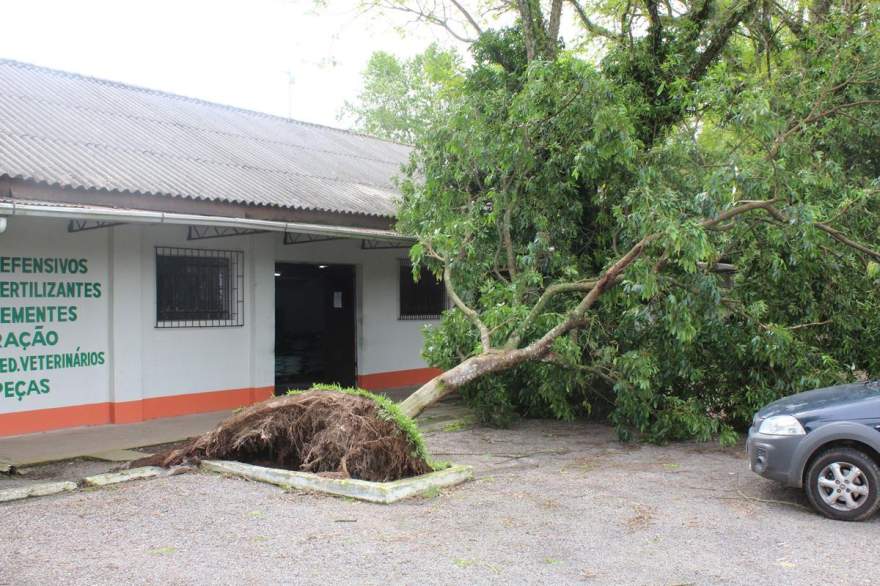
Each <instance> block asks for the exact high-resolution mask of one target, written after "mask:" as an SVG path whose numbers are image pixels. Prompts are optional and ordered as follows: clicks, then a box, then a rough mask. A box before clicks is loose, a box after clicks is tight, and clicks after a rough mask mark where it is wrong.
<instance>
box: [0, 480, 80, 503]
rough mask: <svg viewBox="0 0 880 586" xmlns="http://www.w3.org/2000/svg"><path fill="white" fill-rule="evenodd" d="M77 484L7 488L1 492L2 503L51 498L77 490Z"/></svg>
mask: <svg viewBox="0 0 880 586" xmlns="http://www.w3.org/2000/svg"><path fill="white" fill-rule="evenodd" d="M76 489H77V485H76V482H70V481H64V482H46V483H44V484H31V485H30V486H19V487H17V488H7V489H6V490H0V503H5V502H9V501H17V500H20V499H26V498H29V497H32V496H49V495H50V494H58V493H59V492H69V491H71V490H76Z"/></svg>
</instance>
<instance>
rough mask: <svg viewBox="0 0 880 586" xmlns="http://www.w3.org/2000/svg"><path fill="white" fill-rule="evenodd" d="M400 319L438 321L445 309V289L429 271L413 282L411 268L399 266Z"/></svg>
mask: <svg viewBox="0 0 880 586" xmlns="http://www.w3.org/2000/svg"><path fill="white" fill-rule="evenodd" d="M399 280H400V317H399V319H402V320H418V319H438V318H439V317H440V314H442V313H443V310H444V309H446V287H445V286H444V285H443V281H438V280H437V279H436V278H435V277H434V275H433V274H431V273H430V272H429V271H422V274H421V278H420V279H419V281H418V282H416V281H415V280H413V276H412V266H411V265H410V264H409V263H401V264H400V279H399Z"/></svg>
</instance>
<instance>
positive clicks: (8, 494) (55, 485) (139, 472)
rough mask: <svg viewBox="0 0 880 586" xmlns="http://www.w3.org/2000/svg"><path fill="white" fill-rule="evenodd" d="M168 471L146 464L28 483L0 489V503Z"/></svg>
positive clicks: (156, 475) (154, 475) (160, 474)
mask: <svg viewBox="0 0 880 586" xmlns="http://www.w3.org/2000/svg"><path fill="white" fill-rule="evenodd" d="M167 473H168V471H167V470H164V469H163V468H156V467H154V466H146V467H144V468H132V469H131V470H121V471H119V472H107V473H106V474H96V475H94V476H87V477H85V478H83V479H82V480H79V481H78V482H74V481H72V480H65V481H61V482H44V483H41V484H29V485H26V486H19V487H16V488H7V489H5V490H0V503H6V502H10V501H18V500H21V499H26V498H31V497H37V496H49V495H53V494H59V493H62V492H72V491H74V490H77V489H79V488H81V487H83V488H90V487H94V488H100V487H102V486H109V485H111V484H119V483H121V482H129V481H131V480H142V479H145V478H158V477H159V476H163V475H165V474H167Z"/></svg>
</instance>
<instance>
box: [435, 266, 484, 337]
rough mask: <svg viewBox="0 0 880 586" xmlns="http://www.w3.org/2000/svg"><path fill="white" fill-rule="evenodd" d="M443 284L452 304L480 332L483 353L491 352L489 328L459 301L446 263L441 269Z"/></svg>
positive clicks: (459, 298)
mask: <svg viewBox="0 0 880 586" xmlns="http://www.w3.org/2000/svg"><path fill="white" fill-rule="evenodd" d="M443 283H444V284H445V285H446V294H447V295H449V298H450V299H452V303H453V304H455V306H456V307H457V308H458V309H459V310H460V311H461V312H462V313H463V314H464V315H465V316H466V317H467V318H468V319H469V320H470V321H471V323H473V324H474V325H475V326H476V327H477V329H478V330H479V331H480V345H482V347H483V352H489V351H491V350H492V340H491V335H490V333H489V328H487V327H486V324H484V323H483V321H482V320H481V319H480V316H479V314H478V313H477V312H476V311H474V310H473V309H471V308H470V307H468V306H467V305H466V304H465V302H464V301H462V300H461V297H459V296H458V293H457V292H456V291H455V286H454V285H453V283H452V268H451V267H450V266H449V263H447V264H446V265H445V266H444V267H443Z"/></svg>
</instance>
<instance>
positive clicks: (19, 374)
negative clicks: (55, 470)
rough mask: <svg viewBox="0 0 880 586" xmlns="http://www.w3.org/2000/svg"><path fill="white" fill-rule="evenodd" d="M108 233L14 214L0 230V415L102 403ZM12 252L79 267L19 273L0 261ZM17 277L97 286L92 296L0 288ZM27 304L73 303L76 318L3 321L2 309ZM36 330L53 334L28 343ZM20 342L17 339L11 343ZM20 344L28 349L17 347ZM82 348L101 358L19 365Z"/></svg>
mask: <svg viewBox="0 0 880 586" xmlns="http://www.w3.org/2000/svg"><path fill="white" fill-rule="evenodd" d="M109 236H110V235H109V233H108V232H107V231H105V230H95V231H89V232H83V233H81V234H68V233H67V230H66V223H65V222H60V221H38V220H23V219H19V218H14V219H10V221H9V225H8V228H7V230H6V232H5V233H4V234H0V281H2V282H4V283H5V284H6V287H7V289H6V290H5V294H4V290H3V289H0V415H2V414H8V413H18V412H22V411H30V410H36V409H51V408H56V407H63V406H68V405H75V404H87V403H103V402H106V401H108V381H109V377H110V372H111V370H110V339H109V334H110V328H109V327H108V322H109V319H110V302H109V299H110V298H109V295H108V291H109V290H110V281H109V255H108V249H109V247H108V242H109ZM12 258H29V259H34V258H39V259H43V258H52V259H56V258H57V259H62V261H63V262H69V261H70V260H71V259H73V260H80V259H84V260H85V261H86V268H87V270H86V272H85V273H77V274H69V273H64V272H59V271H58V270H57V269H58V268H59V267H56V269H53V270H52V271H51V272H50V271H49V270H48V269H45V270H43V271H42V272H24V271H23V270H22V269H20V268H19V269H17V270H16V269H13V268H12V267H11V266H9V265H8V264H7V265H6V267H5V268H4V262H6V263H10V262H11V260H10V259H12ZM62 261H59V262H62ZM54 262H55V261H53V263H54ZM21 282H25V283H37V284H41V283H52V284H54V283H67V282H88V283H96V284H97V285H98V286H99V287H100V297H97V298H94V297H78V298H59V297H52V298H44V297H19V296H14V297H11V296H10V295H12V294H13V293H12V292H11V291H10V289H9V288H8V287H9V286H10V285H16V286H17V284H18V283H21ZM38 286H39V285H38ZM27 306H34V307H45V306H56V307H57V306H65V307H75V308H76V309H75V311H76V320H75V321H58V320H51V319H47V320H45V321H40V322H37V323H10V318H9V316H8V314H7V318H6V319H3V316H4V314H3V312H4V311H7V312H8V311H9V310H12V309H15V308H23V307H27ZM37 331H41V332H43V334H44V336H46V337H47V338H48V337H49V334H50V332H52V333H54V334H57V336H58V339H57V342H56V343H55V344H51V343H47V344H40V343H36V344H34V345H30V342H34V341H35V338H36V333H37ZM52 337H53V338H54V336H52ZM22 340H23V343H22V344H19V341H22ZM25 344H26V345H27V346H28V347H23V346H24V345H25ZM83 353H87V354H93V353H97V354H100V355H101V356H102V359H101V360H100V361H99V362H103V364H92V362H93V360H91V358H90V359H88V362H89V365H88V366H82V365H81V364H82V362H81V361H78V362H80V365H79V366H70V367H65V368H55V367H54V366H53V367H52V368H39V367H37V368H34V367H33V366H26V363H28V361H30V360H32V357H39V356H44V355H56V354H57V355H64V358H63V359H67V358H68V356H72V355H73V354H78V355H81V354H83ZM10 371H12V372H10ZM30 381H46V382H45V384H46V385H47V387H48V391H47V392H33V390H32V388H31V389H29V388H28V387H29V386H30ZM23 383H26V384H23ZM28 391H31V392H28ZM23 393H24V394H23ZM0 426H2V422H0ZM2 432H3V429H2V427H0V433H2Z"/></svg>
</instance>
